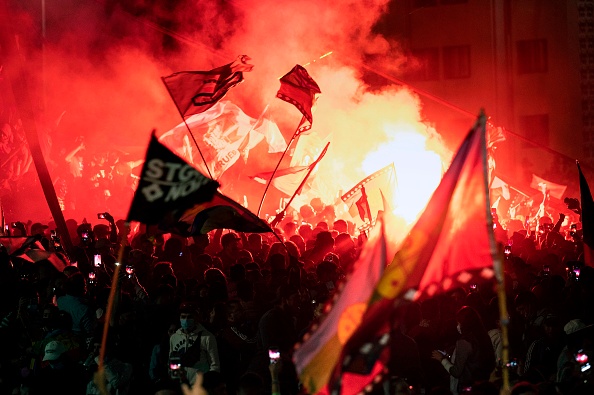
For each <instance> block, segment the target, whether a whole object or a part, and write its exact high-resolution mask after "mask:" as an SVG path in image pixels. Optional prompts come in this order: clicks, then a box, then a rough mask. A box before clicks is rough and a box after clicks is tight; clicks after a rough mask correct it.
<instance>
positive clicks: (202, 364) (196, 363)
mask: <svg viewBox="0 0 594 395" xmlns="http://www.w3.org/2000/svg"><path fill="white" fill-rule="evenodd" d="M199 317H200V314H199V310H198V307H197V306H196V305H193V304H190V303H183V304H182V306H181V307H180V313H179V319H180V325H181V328H179V329H178V330H177V331H175V333H174V334H173V335H171V337H170V338H169V359H170V360H171V359H172V357H173V358H179V359H180V361H181V365H182V369H183V370H184V373H185V376H186V378H187V380H188V381H189V382H190V384H193V383H194V381H195V380H196V374H197V373H198V372H202V373H206V372H209V371H217V372H219V371H220V370H221V367H220V362H219V352H218V349H217V342H216V339H215V337H214V335H213V334H212V333H210V332H209V331H208V330H207V329H206V328H205V327H204V326H202V324H201V323H200V320H199Z"/></svg>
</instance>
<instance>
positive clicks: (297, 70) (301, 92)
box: [276, 65, 322, 133]
mask: <svg viewBox="0 0 594 395" xmlns="http://www.w3.org/2000/svg"><path fill="white" fill-rule="evenodd" d="M280 83H281V86H280V89H279V90H278V92H277V94H276V97H278V98H279V99H281V100H284V101H286V102H288V103H291V104H292V105H294V106H295V107H297V109H298V110H299V112H301V114H303V120H302V121H301V124H300V125H299V129H298V133H303V132H306V131H308V130H310V129H311V125H312V123H313V115H312V108H313V106H314V104H315V102H316V99H317V96H318V95H319V94H320V93H322V92H321V91H320V87H319V86H318V84H317V83H316V82H315V81H314V80H313V78H311V77H310V75H309V73H308V72H307V70H306V69H305V68H304V67H303V66H300V65H295V67H293V69H292V70H291V71H289V72H288V73H287V74H285V75H284V76H282V77H281V79H280Z"/></svg>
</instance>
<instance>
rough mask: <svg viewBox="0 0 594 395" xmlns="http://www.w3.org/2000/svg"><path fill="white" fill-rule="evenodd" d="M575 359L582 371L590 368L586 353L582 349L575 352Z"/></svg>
mask: <svg viewBox="0 0 594 395" xmlns="http://www.w3.org/2000/svg"><path fill="white" fill-rule="evenodd" d="M575 361H576V362H577V363H579V364H580V370H581V371H582V373H583V372H585V371H587V370H590V367H591V366H590V363H589V362H588V354H586V353H585V352H584V350H579V351H578V352H577V354H575Z"/></svg>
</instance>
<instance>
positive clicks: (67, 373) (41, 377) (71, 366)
mask: <svg viewBox="0 0 594 395" xmlns="http://www.w3.org/2000/svg"><path fill="white" fill-rule="evenodd" d="M66 351H67V349H66V346H65V345H64V344H63V343H62V342H60V341H57V340H54V341H51V342H49V343H48V344H47V345H46V346H45V351H44V355H43V358H42V363H41V368H40V369H38V370H37V371H36V374H35V376H34V378H33V382H32V388H31V389H32V392H33V393H36V394H37V393H39V394H66V395H69V394H73V395H74V394H77V395H78V394H84V388H85V387H84V382H83V381H82V377H83V374H82V370H81V368H80V367H79V365H78V364H77V363H74V362H73V361H72V360H70V359H69V358H68V357H67V354H66Z"/></svg>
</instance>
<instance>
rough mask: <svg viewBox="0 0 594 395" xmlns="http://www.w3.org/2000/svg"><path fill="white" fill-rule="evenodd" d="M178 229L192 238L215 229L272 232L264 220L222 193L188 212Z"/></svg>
mask: <svg viewBox="0 0 594 395" xmlns="http://www.w3.org/2000/svg"><path fill="white" fill-rule="evenodd" d="M177 229H178V230H180V232H181V233H184V234H187V235H190V236H191V235H198V234H206V233H208V232H210V231H211V230H214V229H232V230H235V231H237V232H249V233H266V232H272V229H270V226H268V224H267V223H266V222H265V221H264V220H262V219H261V218H259V217H258V216H257V215H256V214H254V213H252V212H251V211H250V210H248V209H247V208H245V207H243V206H242V205H241V204H239V203H237V202H236V201H234V200H233V199H231V198H229V197H227V196H225V195H223V194H222V193H220V192H216V193H215V194H214V196H213V198H212V200H210V201H208V202H204V203H200V204H196V205H194V206H193V207H191V208H189V209H188V210H186V212H185V213H184V214H183V215H182V216H181V218H180V223H179V224H178V226H177ZM184 229H185V231H184Z"/></svg>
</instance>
